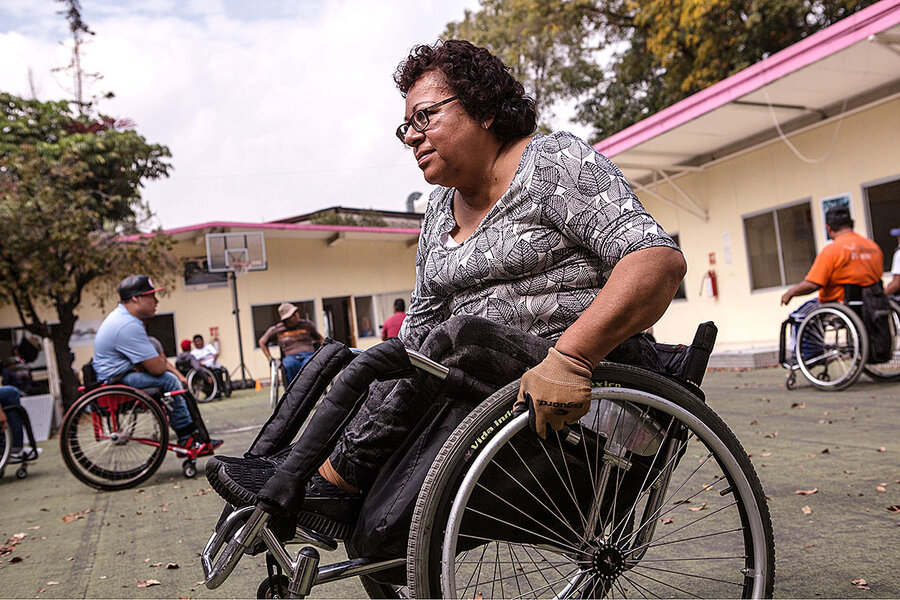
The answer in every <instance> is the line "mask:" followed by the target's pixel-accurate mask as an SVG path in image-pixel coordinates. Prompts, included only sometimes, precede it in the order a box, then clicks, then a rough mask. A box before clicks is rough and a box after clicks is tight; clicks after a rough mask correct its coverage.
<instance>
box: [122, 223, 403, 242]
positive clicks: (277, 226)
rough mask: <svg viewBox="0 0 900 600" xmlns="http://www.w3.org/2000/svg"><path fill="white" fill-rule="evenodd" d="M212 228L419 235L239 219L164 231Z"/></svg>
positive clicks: (397, 230)
mask: <svg viewBox="0 0 900 600" xmlns="http://www.w3.org/2000/svg"><path fill="white" fill-rule="evenodd" d="M212 228H221V229H226V228H232V229H256V230H261V229H269V230H280V231H332V232H342V231H345V232H351V231H352V232H355V233H383V234H387V233H397V234H402V235H415V236H418V235H419V229H418V228H409V227H351V226H347V225H311V224H303V223H302V224H297V223H241V222H237V221H210V222H208V223H198V224H197V225H186V226H184V227H175V228H172V229H165V230H163V233H165V234H168V235H178V234H179V233H191V232H194V231H203V230H204V229H212ZM153 235H154V234H152V233H141V234H135V235H127V236H123V237H122V238H121V239H122V241H124V242H133V241H135V240H138V239H140V238H142V237H152V236H153Z"/></svg>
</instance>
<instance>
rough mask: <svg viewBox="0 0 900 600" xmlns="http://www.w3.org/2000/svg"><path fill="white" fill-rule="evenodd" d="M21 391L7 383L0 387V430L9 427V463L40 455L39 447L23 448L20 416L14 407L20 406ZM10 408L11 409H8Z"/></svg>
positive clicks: (23, 440)
mask: <svg viewBox="0 0 900 600" xmlns="http://www.w3.org/2000/svg"><path fill="white" fill-rule="evenodd" d="M21 395H22V394H21V392H19V390H18V389H17V388H14V387H12V386H9V385H4V386H2V387H0V432H2V431H3V430H4V429H6V428H7V427H9V429H10V433H11V434H12V444H11V446H10V449H9V463H10V464H15V463H20V462H22V461H23V460H34V459H36V458H37V457H38V456H40V455H41V451H42V450H41V448H38V449H37V452H36V453H35V452H34V450H30V449H29V450H28V451H26V450H25V436H24V435H23V433H22V417H21V416H20V413H19V411H18V410H17V409H16V408H15V407H21V406H22V403H21V402H20V401H19V398H20V397H21ZM10 409H12V410H10Z"/></svg>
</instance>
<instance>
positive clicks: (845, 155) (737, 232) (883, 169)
mask: <svg viewBox="0 0 900 600" xmlns="http://www.w3.org/2000/svg"><path fill="white" fill-rule="evenodd" d="M595 147H596V148H597V149H598V150H599V151H600V152H601V153H603V154H605V155H606V156H608V157H610V158H611V159H612V160H613V162H615V163H616V164H617V165H618V166H619V167H620V168H621V169H622V171H623V172H624V174H625V175H626V176H627V177H628V179H629V181H631V182H632V185H633V186H634V188H635V191H636V192H637V193H638V196H639V197H640V199H641V202H642V203H643V204H644V206H645V207H646V208H647V209H648V210H649V211H650V212H651V213H652V214H653V215H654V217H656V218H657V220H659V221H660V223H661V224H662V225H663V226H664V227H665V228H666V230H667V231H669V232H671V233H673V234H676V235H677V237H678V240H679V243H680V245H681V247H682V249H683V251H684V253H685V256H686V258H687V261H688V273H687V276H686V277H685V281H684V286H683V294H682V295H683V298H681V299H677V300H675V301H674V302H673V304H672V306H671V307H670V309H669V310H668V312H667V313H666V315H665V316H664V317H663V318H662V320H661V321H660V322H659V323H658V325H657V326H656V328H655V333H656V335H657V338H659V339H660V340H664V341H670V342H683V341H686V340H689V339H690V337H691V335H692V334H693V331H694V328H695V327H696V325H697V323H699V322H702V321H706V320H714V321H715V322H716V323H717V324H718V326H719V338H718V339H719V341H718V344H717V350H718V351H720V352H721V351H723V350H729V349H738V348H749V347H769V348H771V347H774V346H775V345H777V339H778V331H779V325H780V323H781V322H782V321H783V320H784V319H785V318H786V317H787V314H788V313H789V312H790V310H791V309H793V308H796V307H797V306H799V305H800V304H801V303H802V302H803V301H804V300H805V299H807V298H799V299H794V300H793V301H792V302H791V304H790V305H789V306H788V307H783V306H780V305H779V304H780V298H781V295H782V294H783V293H784V291H785V290H786V289H787V288H788V287H789V286H790V285H792V284H795V283H797V282H799V281H801V280H802V279H803V277H804V276H805V275H806V273H807V271H808V270H809V267H810V266H811V264H812V261H813V259H814V258H815V256H816V254H817V253H818V252H819V251H820V250H821V249H822V247H823V246H824V245H825V244H826V243H829V242H828V240H826V235H825V225H824V213H825V209H826V208H827V207H828V206H830V205H832V204H834V203H847V204H849V206H850V209H851V214H852V215H853V216H854V219H855V221H856V231H857V232H858V233H860V234H862V235H865V236H868V237H870V238H872V239H874V240H876V241H877V242H878V243H879V244H880V245H881V247H882V250H883V251H884V252H885V267H886V269H889V268H890V264H889V262H888V261H889V260H890V258H891V255H892V254H893V250H894V249H895V248H896V247H897V241H896V239H895V238H892V237H891V236H890V234H889V231H890V229H891V228H894V227H900V1H898V0H883V1H882V2H878V3H876V4H874V5H872V6H870V7H868V8H866V9H864V10H863V11H860V12H859V13H858V14H856V15H853V16H851V17H848V18H846V19H844V20H842V21H839V22H838V23H836V24H835V25H833V26H831V27H829V28H827V29H825V30H823V31H820V32H818V33H816V34H814V35H812V36H810V37H808V38H806V39H805V40H802V41H801V42H799V43H797V44H795V45H793V46H791V47H789V48H787V49H785V50H783V51H782V52H779V53H777V54H775V55H772V56H770V57H768V58H767V59H765V60H763V61H762V62H760V63H757V64H756V65H753V66H752V67H749V68H747V69H745V70H744V71H741V72H739V73H737V74H735V75H734V76H732V77H729V78H728V79H726V80H724V81H721V82H719V83H717V84H715V85H713V86H711V87H710V88H708V89H706V90H703V91H702V92H699V93H697V94H695V95H693V96H691V97H689V98H687V99H685V100H683V101H681V102H679V103H677V104H674V105H672V106H670V107H668V108H667V109H665V110H663V111H661V112H659V113H657V114H656V115H653V116H652V117H649V118H647V119H645V120H643V121H641V122H639V123H637V124H635V125H633V126H632V127H629V128H628V129H625V130H623V131H621V132H620V133H618V134H616V135H614V136H612V137H610V138H608V139H606V140H603V141H602V142H600V143H598V144H596V146H595ZM711 272H712V273H714V277H715V283H716V285H715V288H716V294H715V295H711V287H712V286H711V285H710V282H709V279H710V277H709V275H710V273H711ZM812 297H813V296H809V297H808V298H812Z"/></svg>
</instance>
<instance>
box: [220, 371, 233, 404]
mask: <svg viewBox="0 0 900 600" xmlns="http://www.w3.org/2000/svg"><path fill="white" fill-rule="evenodd" d="M219 373H220V377H221V381H222V390H221V392H222V394H223V395H224V396H225V397H226V398H231V392H232V391H234V386H233V385H232V384H231V375H230V374H229V373H228V369H226V368H225V367H222V368H221V369H219Z"/></svg>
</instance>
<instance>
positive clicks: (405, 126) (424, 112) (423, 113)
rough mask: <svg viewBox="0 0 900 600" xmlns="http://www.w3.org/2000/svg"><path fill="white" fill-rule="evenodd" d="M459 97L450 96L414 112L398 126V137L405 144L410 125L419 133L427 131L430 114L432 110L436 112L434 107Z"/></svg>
mask: <svg viewBox="0 0 900 600" xmlns="http://www.w3.org/2000/svg"><path fill="white" fill-rule="evenodd" d="M457 98H459V96H451V97H450V98H447V99H446V100H441V101H440V102H438V103H437V104H432V105H431V106H426V107H425V108H420V109H419V110H417V111H416V112H414V113H413V114H412V116H411V117H410V118H409V121H405V122H404V123H401V124H400V127H398V128H397V137H398V138H399V139H400V141H401V142H403V143H404V144H405V143H406V133H407V132H408V131H409V128H410V127H412V128H413V129H415V130H416V131H418V132H419V133H422V132H423V131H425V130H426V129H427V128H428V123H429V121H428V115H429V114H431V113H432V112H434V109H436V108H438V107H439V106H443V105H445V104H447V103H448V102H453V101H454V100H456V99H457Z"/></svg>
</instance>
